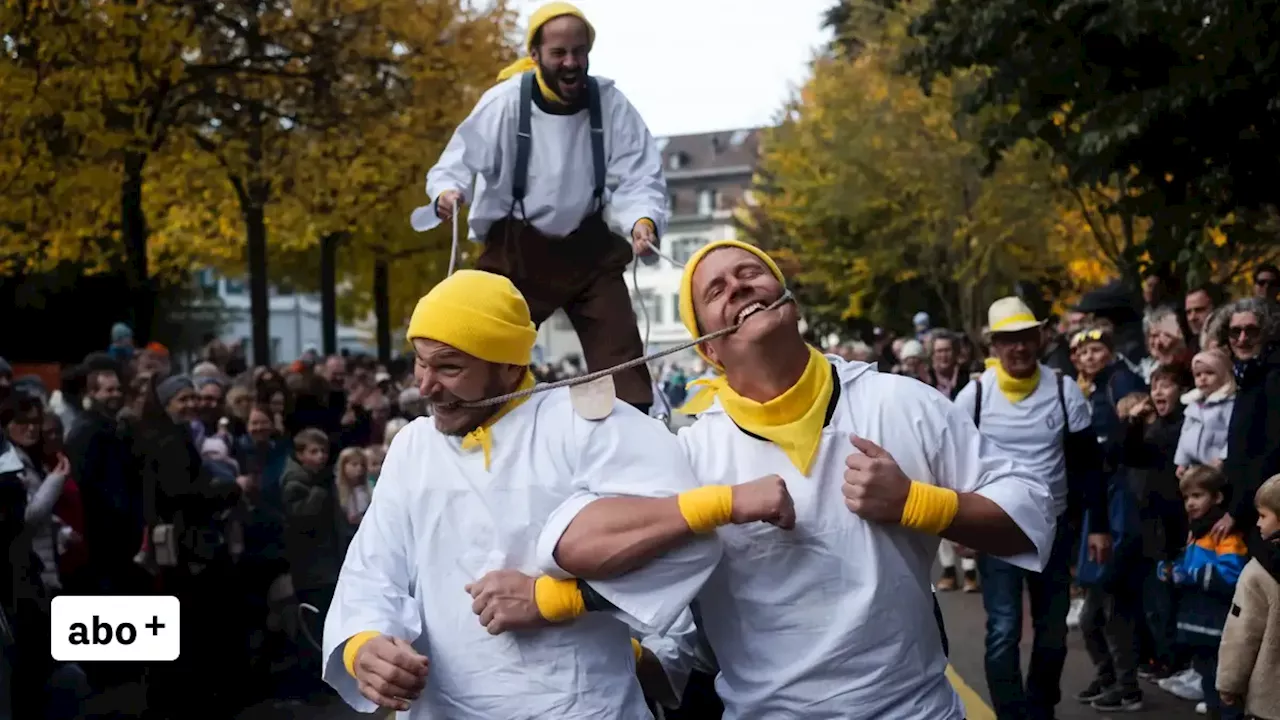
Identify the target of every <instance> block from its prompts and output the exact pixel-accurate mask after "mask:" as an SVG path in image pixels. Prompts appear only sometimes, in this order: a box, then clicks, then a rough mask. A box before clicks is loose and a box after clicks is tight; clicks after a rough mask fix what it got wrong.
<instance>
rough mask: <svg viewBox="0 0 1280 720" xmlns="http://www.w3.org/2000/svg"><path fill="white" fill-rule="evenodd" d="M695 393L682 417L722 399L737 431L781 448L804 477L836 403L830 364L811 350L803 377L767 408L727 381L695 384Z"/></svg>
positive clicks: (684, 409) (713, 379) (681, 409)
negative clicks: (832, 397) (830, 405)
mask: <svg viewBox="0 0 1280 720" xmlns="http://www.w3.org/2000/svg"><path fill="white" fill-rule="evenodd" d="M689 387H690V388H694V387H698V388H700V390H699V391H698V392H697V393H695V394H694V396H693V397H692V398H690V400H689V402H687V403H685V405H684V406H683V407H681V408H680V412H683V413H686V414H689V415H696V414H698V413H701V412H705V411H706V410H707V408H709V407H711V402H712V401H713V400H715V399H716V398H719V399H720V405H721V406H722V407H723V408H724V411H725V413H727V414H728V415H729V418H730V419H731V420H733V421H734V422H735V423H737V425H738V427H740V428H742V429H743V430H746V431H747V432H749V433H752V434H754V435H759V436H760V437H762V438H764V439H765V440H768V441H769V442H771V443H773V444H774V445H777V446H778V448H779V449H780V450H782V452H784V453H786V455H787V458H789V459H790V460H791V463H792V464H793V465H795V466H796V469H797V470H799V471H800V472H802V473H804V474H805V475H808V474H809V468H810V467H812V466H813V461H814V459H815V458H816V457H817V455H818V446H819V445H821V444H822V428H823V426H824V425H825V424H826V419H827V404H828V403H829V402H831V393H832V391H833V390H834V383H833V382H832V378H831V363H829V362H827V359H826V358H825V357H823V356H822V353H820V352H818V351H817V350H816V349H814V348H812V347H810V348H809V364H808V365H807V366H806V367H805V369H804V374H803V375H801V376H800V380H799V381H798V382H796V384H795V385H793V386H792V387H791V388H790V389H789V390H787V391H786V392H784V393H782V394H781V395H779V396H778V397H776V398H774V399H772V400H770V401H768V402H763V403H758V402H756V401H754V400H748V399H747V398H744V397H742V396H741V395H739V394H738V393H736V392H734V390H733V388H731V387H729V382H728V380H726V379H725V377H724V376H723V375H718V376H716V377H715V378H710V379H702V380H694V381H693V382H691V383H689Z"/></svg>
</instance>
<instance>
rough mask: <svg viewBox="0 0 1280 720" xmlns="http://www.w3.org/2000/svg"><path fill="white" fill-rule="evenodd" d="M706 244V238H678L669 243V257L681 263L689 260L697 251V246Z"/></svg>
mask: <svg viewBox="0 0 1280 720" xmlns="http://www.w3.org/2000/svg"><path fill="white" fill-rule="evenodd" d="M706 244H707V240H706V238H700V237H691V238H689V237H686V238H679V239H677V240H675V241H673V242H672V243H671V259H672V260H675V261H676V262H678V263H680V264H681V265H683V264H685V263H687V262H689V258H691V257H693V254H694V253H696V252H698V248H700V247H702V246H703V245H706Z"/></svg>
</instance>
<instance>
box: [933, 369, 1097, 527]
mask: <svg viewBox="0 0 1280 720" xmlns="http://www.w3.org/2000/svg"><path fill="white" fill-rule="evenodd" d="M1055 380H1056V381H1057V382H1060V383H1062V389H1063V399H1064V400H1065V401H1066V405H1067V412H1066V414H1067V417H1068V418H1070V423H1069V428H1070V432H1073V433H1074V432H1080V431H1081V430H1085V429H1087V428H1088V427H1089V426H1090V424H1091V423H1092V420H1091V418H1090V408H1089V401H1088V400H1086V399H1085V397H1084V393H1082V392H1080V387H1079V386H1078V385H1076V384H1075V383H1074V382H1072V381H1071V379H1070V378H1065V377H1059V376H1058V374H1057V373H1056V372H1054V371H1053V370H1052V369H1051V368H1048V367H1045V366H1044V365H1041V366H1040V384H1039V385H1038V386H1037V387H1036V389H1035V392H1033V393H1031V395H1030V396H1029V397H1027V398H1025V399H1024V400H1022V402H1020V403H1018V404H1017V405H1014V404H1013V403H1011V402H1009V399H1008V398H1006V397H1005V396H1004V393H1002V392H1000V390H999V388H997V387H996V371H995V370H987V371H986V372H984V373H982V377H981V379H980V382H981V385H982V417H981V418H980V420H979V422H978V429H979V430H981V431H982V434H983V435H985V436H986V437H987V438H988V439H990V440H991V441H992V442H994V443H996V445H998V446H1000V447H1001V448H1003V449H1004V451H1005V452H1006V453H1008V454H1009V456H1010V457H1014V458H1017V459H1018V462H1019V463H1021V464H1022V465H1023V466H1024V467H1027V468H1029V469H1030V470H1031V471H1032V474H1033V475H1034V476H1035V477H1038V478H1044V479H1045V480H1046V482H1048V484H1049V491H1050V492H1051V493H1053V507H1054V513H1055V517H1056V516H1060V515H1062V513H1064V512H1066V510H1067V462H1066V456H1065V454H1064V453H1063V448H1062V436H1063V433H1062V420H1063V417H1062V415H1063V412H1062V404H1061V403H1060V402H1059V401H1058V389H1057V388H1056V387H1054V381H1055ZM977 391H978V383H972V382H971V383H969V384H968V385H966V386H965V387H964V389H963V390H961V391H960V394H959V395H958V396H956V405H957V406H958V407H959V408H960V409H962V410H963V411H964V413H965V414H966V415H968V416H969V417H970V418H972V417H973V407H974V397H975V396H976V394H977Z"/></svg>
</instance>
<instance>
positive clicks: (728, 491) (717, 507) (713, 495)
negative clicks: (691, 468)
mask: <svg viewBox="0 0 1280 720" xmlns="http://www.w3.org/2000/svg"><path fill="white" fill-rule="evenodd" d="M676 501H677V502H679V503H680V514H681V515H683V516H684V521H685V522H687V523H689V529H690V530H692V531H694V532H695V533H709V532H713V531H714V530H715V529H716V528H718V527H720V526H721V525H728V524H729V521H730V519H732V518H733V487H731V486H729V485H708V486H706V487H700V488H698V489H697V490H687V491H685V492H682V493H680V494H679V495H678V496H677V497H676Z"/></svg>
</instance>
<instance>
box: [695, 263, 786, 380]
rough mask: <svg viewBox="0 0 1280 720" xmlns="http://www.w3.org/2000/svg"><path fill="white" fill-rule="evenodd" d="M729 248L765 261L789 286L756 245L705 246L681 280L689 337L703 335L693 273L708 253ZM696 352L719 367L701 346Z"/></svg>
mask: <svg viewBox="0 0 1280 720" xmlns="http://www.w3.org/2000/svg"><path fill="white" fill-rule="evenodd" d="M727 247H732V248H738V249H739V250H746V251H747V252H749V253H751V254H752V255H755V256H756V257H758V258H760V259H761V260H763V261H764V264H765V265H767V266H768V267H769V272H772V273H773V276H774V277H776V278H778V282H780V283H782V286H783V287H786V285H787V279H786V278H784V277H783V276H782V271H781V270H779V269H778V264H777V263H775V262H774V261H773V258H771V257H769V255H768V254H767V253H765V251H763V250H761V249H760V248H758V247H756V246H755V245H748V244H747V243H744V242H739V241H737V240H717V241H715V242H713V243H708V244H707V245H704V246H703V247H702V249H700V250H698V251H697V252H696V253H694V254H693V257H691V258H689V262H687V263H685V265H684V275H683V276H681V278H680V322H682V323H684V327H685V329H686V330H688V331H689V337H698V335H700V334H701V333H700V332H699V330H698V318H697V316H695V315H694V313H693V272H694V271H695V270H697V269H698V263H700V262H702V259H703V258H704V257H706V256H707V254H708V253H710V252H711V251H713V250H719V249H720V248H727ZM694 350H696V351H697V352H698V355H699V356H701V357H702V359H703V360H706V361H707V362H708V363H710V364H711V365H713V366H715V367H717V368H718V367H719V366H718V365H716V364H715V363H713V362H711V358H709V357H707V356H706V354H705V353H703V352H702V346H701V345H698V346H696V347H695V348H694Z"/></svg>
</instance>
